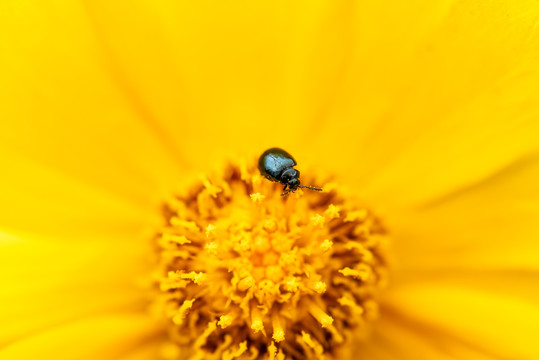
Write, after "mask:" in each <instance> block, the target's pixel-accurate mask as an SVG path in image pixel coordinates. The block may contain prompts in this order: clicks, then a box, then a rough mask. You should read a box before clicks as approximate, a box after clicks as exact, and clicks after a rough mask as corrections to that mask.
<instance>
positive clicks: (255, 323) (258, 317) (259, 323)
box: [251, 305, 264, 334]
mask: <svg viewBox="0 0 539 360" xmlns="http://www.w3.org/2000/svg"><path fill="white" fill-rule="evenodd" d="M251 329H252V330H253V333H255V334H256V333H257V332H259V331H262V332H264V322H263V318H262V314H261V312H260V310H259V309H258V307H257V306H255V305H253V306H252V307H251Z"/></svg>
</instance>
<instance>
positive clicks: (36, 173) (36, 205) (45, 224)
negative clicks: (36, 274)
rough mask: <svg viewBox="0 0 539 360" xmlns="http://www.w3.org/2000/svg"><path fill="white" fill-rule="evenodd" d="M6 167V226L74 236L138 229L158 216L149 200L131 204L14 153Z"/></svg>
mask: <svg viewBox="0 0 539 360" xmlns="http://www.w3.org/2000/svg"><path fill="white" fill-rule="evenodd" d="M2 171H3V173H4V174H5V175H4V176H2V177H0V201H1V203H2V206H1V207H0V217H1V218H2V228H3V229H8V230H11V231H20V232H23V233H38V234H48V235H58V236H63V237H64V238H65V237H68V238H71V239H69V240H68V241H72V238H73V237H77V236H79V235H80V234H84V235H86V236H88V235H90V234H108V235H109V236H111V235H114V234H118V236H124V235H125V234H126V233H131V234H136V233H138V232H140V231H141V229H144V228H145V227H146V226H148V225H150V224H151V222H152V221H154V219H155V221H157V220H156V217H157V215H158V214H156V212H155V210H154V208H152V207H151V206H150V205H149V204H147V206H143V205H142V204H140V205H141V206H133V205H134V204H136V201H135V200H134V199H125V198H122V197H117V196H115V195H113V194H110V193H107V192H103V191H100V190H98V189H97V188H96V187H94V186H88V185H87V184H85V183H84V182H80V181H76V180H74V179H73V178H72V177H69V176H66V175H65V174H64V173H63V172H57V171H55V170H53V169H51V168H49V167H48V166H44V165H37V164H35V163H33V162H28V161H26V160H25V159H24V158H21V157H19V156H16V154H10V155H9V156H7V157H5V158H3V159H2ZM156 195H157V194H154V195H153V196H156ZM142 196H143V197H144V196H145V197H147V198H148V199H149V198H150V196H148V195H147V194H143V195H142ZM130 200H131V201H130Z"/></svg>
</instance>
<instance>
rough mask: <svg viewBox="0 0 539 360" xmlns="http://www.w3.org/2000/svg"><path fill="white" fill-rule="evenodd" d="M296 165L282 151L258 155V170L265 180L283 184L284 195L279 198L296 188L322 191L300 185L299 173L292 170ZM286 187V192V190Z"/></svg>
mask: <svg viewBox="0 0 539 360" xmlns="http://www.w3.org/2000/svg"><path fill="white" fill-rule="evenodd" d="M296 164H297V163H296V160H294V158H293V157H292V155H290V154H289V153H287V152H286V151H284V150H283V149H279V148H271V149H268V150H266V151H264V152H263V153H262V155H260V159H259V160H258V170H260V173H261V174H262V175H263V176H264V177H265V178H266V179H268V180H270V181H273V182H280V183H281V184H284V188H283V191H284V193H282V194H281V196H285V195H288V194H289V193H290V192H294V191H296V190H297V189H298V188H305V189H311V190H316V191H322V189H319V188H315V187H312V186H303V185H300V182H299V171H298V170H296V169H294V166H296ZM287 187H288V190H286V188H287Z"/></svg>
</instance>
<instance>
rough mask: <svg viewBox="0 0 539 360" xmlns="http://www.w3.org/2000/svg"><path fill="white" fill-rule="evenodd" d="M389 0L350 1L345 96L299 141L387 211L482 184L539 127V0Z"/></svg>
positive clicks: (529, 145) (526, 148) (532, 145)
mask: <svg viewBox="0 0 539 360" xmlns="http://www.w3.org/2000/svg"><path fill="white" fill-rule="evenodd" d="M398 3H400V2H398ZM452 3H453V4H452ZM394 4H395V2H393V1H377V2H375V3H374V4H371V2H369V3H368V5H365V7H366V9H364V8H363V6H361V5H360V6H359V8H358V9H357V13H358V14H363V16H364V17H365V18H366V22H362V21H356V24H358V26H359V27H360V29H361V30H363V31H361V30H360V31H358V33H359V35H358V38H359V40H358V41H357V45H356V46H357V49H355V50H356V52H358V53H359V54H358V55H357V57H358V60H357V63H352V64H351V65H350V66H351V67H352V68H353V69H355V67H357V69H355V70H356V72H355V73H354V72H351V74H350V77H349V78H348V79H347V81H349V82H350V85H349V88H348V89H347V90H346V91H345V93H346V96H347V99H348V100H347V102H346V103H345V104H339V105H340V107H339V109H340V112H339V114H338V115H337V114H335V115H334V116H333V119H334V121H332V122H327V123H325V124H322V125H321V126H322V128H321V131H320V133H319V136H318V137H316V138H314V139H313V138H310V141H309V143H310V144H312V145H311V146H312V147H313V149H306V151H309V152H310V153H313V152H315V150H314V149H319V148H320V144H324V146H323V147H324V148H328V149H329V150H328V151H324V152H321V154H318V153H317V160H318V164H319V165H324V166H327V167H330V168H332V169H337V170H336V172H337V173H340V174H348V175H347V178H348V180H349V182H350V183H351V184H353V185H354V187H355V188H356V189H358V191H360V192H362V194H363V195H364V197H366V198H367V199H369V200H370V201H371V202H372V203H376V204H386V206H388V207H392V208H396V207H407V206H410V205H415V204H418V203H421V202H425V201H427V200H429V199H432V198H433V197H436V196H438V195H439V194H442V193H447V192H449V191H452V190H454V189H455V188H457V187H460V186H466V185H469V184H471V183H473V182H477V181H481V180H482V179H484V178H485V177H488V176H489V175H490V174H491V173H492V172H495V171H498V170H499V169H501V168H502V167H504V166H506V165H507V164H508V163H511V162H512V161H514V160H516V159H518V158H519V157H520V156H522V155H523V154H527V153H528V152H530V151H534V150H536V149H537V146H538V143H537V137H538V134H539V122H537V121H536V119H537V116H538V110H537V106H536V104H537V103H538V102H539V65H538V63H537V61H536V59H537V56H538V55H539V36H538V35H539V32H538V31H537V26H536V25H537V17H538V16H539V4H538V3H537V2H536V1H532V0H529V1H528V0H526V1H512V0H505V1H496V2H478V1H465V2H462V1H459V2H449V1H442V2H439V1H434V2H433V1H412V2H402V3H401V4H397V5H396V6H394ZM369 10H372V12H370V11H369ZM414 22H418V24H417V25H415V24H413V23H414ZM409 29H411V30H410V31H411V34H410V36H409ZM377 30H378V31H377ZM362 43H366V45H362ZM363 47H365V48H366V49H365V51H362V49H363ZM354 84H355V85H354ZM339 115H340V116H339ZM318 152H320V151H319V150H318ZM336 154H338V155H336ZM340 159H342V160H340ZM343 160H344V161H343Z"/></svg>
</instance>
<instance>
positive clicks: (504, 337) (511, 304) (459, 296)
mask: <svg viewBox="0 0 539 360" xmlns="http://www.w3.org/2000/svg"><path fill="white" fill-rule="evenodd" d="M503 285H504V284H500V286H501V287H503ZM535 288H536V289H537V287H535ZM386 295H387V296H386V297H385V302H386V306H387V307H388V309H387V311H386V314H388V315H387V316H389V318H390V319H392V317H391V316H393V317H395V319H397V321H399V320H398V319H401V320H403V321H405V323H406V324H407V325H406V326H407V327H408V328H410V329H414V328H415V329H416V331H421V332H422V336H424V337H425V339H428V338H430V339H431V340H432V341H435V342H436V343H437V344H438V345H439V346H443V347H444V349H445V350H449V351H450V350H451V346H449V344H448V343H447V341H451V340H452V339H453V340H455V339H456V340H458V342H459V343H460V344H461V345H467V346H469V347H471V348H472V349H474V348H475V349H477V350H481V351H483V352H484V353H485V354H490V355H492V356H493V357H494V358H502V359H505V358H511V359H537V358H538V357H539V348H538V347H537V340H536V339H537V336H536V335H537V332H538V331H539V327H538V324H539V303H537V302H533V301H530V300H527V299H520V298H517V297H514V296H512V294H510V293H505V294H494V293H489V292H483V291H478V290H476V289H474V288H466V287H463V286H460V287H457V286H447V285H436V284H431V285H428V286H426V285H425V284H421V285H416V286H412V285H411V286H403V287H401V288H399V289H393V290H392V291H390V292H389V293H388V294H386ZM414 324H415V325H414ZM457 358H459V359H461V358H465V357H457Z"/></svg>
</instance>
